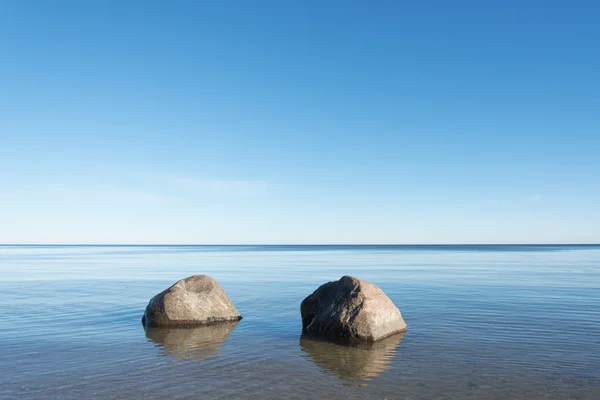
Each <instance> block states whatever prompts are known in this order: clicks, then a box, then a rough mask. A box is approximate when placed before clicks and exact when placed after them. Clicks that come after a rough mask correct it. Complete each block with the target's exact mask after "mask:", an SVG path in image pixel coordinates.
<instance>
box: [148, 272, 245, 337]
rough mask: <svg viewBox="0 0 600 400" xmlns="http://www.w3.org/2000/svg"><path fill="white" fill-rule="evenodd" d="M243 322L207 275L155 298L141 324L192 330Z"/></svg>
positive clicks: (149, 304)
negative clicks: (190, 328)
mask: <svg viewBox="0 0 600 400" xmlns="http://www.w3.org/2000/svg"><path fill="white" fill-rule="evenodd" d="M240 319H242V316H241V315H240V313H239V311H238V310H237V308H235V306H234V305H233V303H232V302H231V300H229V297H228V296H227V293H225V291H224V290H223V288H222V287H221V285H219V284H218V283H217V281H215V280H214V279H212V278H211V277H209V276H206V275H194V276H190V277H189V278H186V279H182V280H180V281H177V282H176V283H175V284H174V285H173V286H171V287H170V288H168V289H167V290H165V291H163V292H161V293H159V294H157V295H156V296H154V297H153V298H152V300H150V303H148V306H147V307H146V311H145V312H144V316H143V318H142V323H143V324H144V326H145V327H158V326H186V325H188V326H189V325H210V324H216V323H221V322H231V321H239V320H240Z"/></svg>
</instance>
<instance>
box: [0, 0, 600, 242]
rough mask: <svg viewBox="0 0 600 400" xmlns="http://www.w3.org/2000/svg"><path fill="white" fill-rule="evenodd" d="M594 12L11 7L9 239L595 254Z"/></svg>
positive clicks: (547, 4)
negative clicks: (531, 247)
mask: <svg viewBox="0 0 600 400" xmlns="http://www.w3.org/2000/svg"><path fill="white" fill-rule="evenodd" d="M598 15H600V4H599V3H598V2H594V1H588V2H585V1H496V2H482V1H453V2H447V1H406V2H401V1H394V2H383V1H381V2H341V1H339V2H338V1H328V2H321V1H310V2H291V1H290V2H288V1H268V2H267V1H253V2H248V1H206V2H195V1H176V2H166V1H144V2H142V1H125V2H123V1H89V2H87V1H86V2H84V1H63V0H57V1H52V2H40V1H28V0H18V1H15V0H12V1H11V0H9V1H2V2H0V38H1V39H0V243H600V72H599V71H600V52H599V51H598V43H599V42H600V24H598V21H597V17H598Z"/></svg>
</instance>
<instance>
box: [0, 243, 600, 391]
mask: <svg viewBox="0 0 600 400" xmlns="http://www.w3.org/2000/svg"><path fill="white" fill-rule="evenodd" d="M193 274H208V275H210V276H212V277H214V278H215V279H217V280H218V281H219V282H220V283H221V285H222V286H223V287H224V289H225V290H226V291H227V293H228V294H229V296H230V298H231V300H232V301H233V302H234V303H235V305H236V306H237V308H238V309H239V310H240V312H241V313H242V315H243V316H244V319H243V320H242V321H240V322H239V323H238V324H232V325H226V326H220V327H203V328H195V329H171V330H158V331H144V329H143V327H142V325H141V322H140V320H141V316H142V314H143V310H144V308H145V306H146V304H147V302H148V300H149V299H150V298H151V297H152V296H154V295H155V294H157V293H158V292H160V291H162V290H163V289H165V288H166V287H168V286H169V285H171V284H172V283H174V282H175V281H176V280H178V279H181V278H184V277H187V276H189V275H193ZM345 274H351V275H354V276H357V277H359V278H361V279H366V280H368V281H371V282H373V283H375V284H377V285H379V286H380V287H381V288H382V289H383V290H384V291H385V292H386V293H387V294H388V296H389V297H390V298H391V299H392V300H393V301H394V302H395V303H396V304H397V305H398V306H399V307H400V309H401V311H402V314H403V316H404V319H405V320H406V322H407V324H408V332H407V333H406V334H404V335H399V336H396V337H392V338H390V339H389V340H385V341H383V342H381V343H377V344H376V345H375V346H359V347H342V346H339V345H335V344H331V343H326V342H321V341H316V340H313V339H310V338H304V337H301V322H300V312H299V308H300V302H301V301H302V299H303V298H304V297H305V296H306V295H308V294H310V293H311V292H312V291H313V290H314V289H316V288H317V287H318V286H319V285H320V284H322V283H324V282H327V281H329V280H334V279H339V278H340V277H341V276H342V275H345ZM0 304H2V305H3V307H2V310H1V311H0V318H1V321H2V322H1V324H0V343H1V348H2V351H1V352H0V398H39V399H48V398H61V399H81V398H85V399H94V398H98V399H100V398H102V399H104V398H123V399H133V398H139V399H153V398H156V399H161V398H190V399H191V398H194V399H196V398H217V399H229V398H242V399H245V398H272V399H279V398H298V399H304V398H315V399H317V398H329V399H338V398H339V399H346V398H374V399H384V398H387V399H431V398H444V399H506V398H523V399H567V398H568V399H599V398H600V246H0Z"/></svg>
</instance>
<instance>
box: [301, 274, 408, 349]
mask: <svg viewBox="0 0 600 400" xmlns="http://www.w3.org/2000/svg"><path fill="white" fill-rule="evenodd" d="M300 313H301V315H302V330H303V332H304V334H307V335H311V336H315V337H319V338H323V339H327V340H332V341H341V342H374V341H377V340H380V339H383V338H386V337H388V336H390V335H393V334H395V333H400V332H404V331H406V329H407V327H406V323H405V322H404V319H403V318H402V314H401V313H400V310H399V309H398V307H396V306H395V305H394V303H393V302H392V301H391V300H390V299H389V297H387V296H386V295H385V293H384V292H383V290H381V289H380V288H379V287H377V286H375V285H373V284H371V283H369V282H367V281H363V280H360V279H356V278H354V277H351V276H343V277H342V278H341V279H340V280H338V281H335V282H328V283H326V284H324V285H322V286H321V287H319V288H318V289H317V290H315V292H314V293H313V294H311V295H310V296H308V297H307V298H305V299H304V300H303V301H302V304H301V306H300Z"/></svg>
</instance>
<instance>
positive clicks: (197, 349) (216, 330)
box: [146, 322, 238, 359]
mask: <svg viewBox="0 0 600 400" xmlns="http://www.w3.org/2000/svg"><path fill="white" fill-rule="evenodd" d="M237 324H238V323H237V322H232V323H221V324H217V325H207V326H198V327H177V328H167V327H162V328H148V329H146V337H147V338H148V339H149V341H151V342H153V343H154V344H155V345H156V346H157V347H159V348H161V349H163V350H164V352H165V354H166V355H169V356H172V357H175V358H179V359H184V358H200V359H203V358H209V357H214V356H216V355H218V354H219V350H220V349H221V348H222V347H223V344H224V342H225V340H227V337H228V336H229V334H230V333H231V331H233V329H234V328H235V327H236V325H237Z"/></svg>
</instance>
